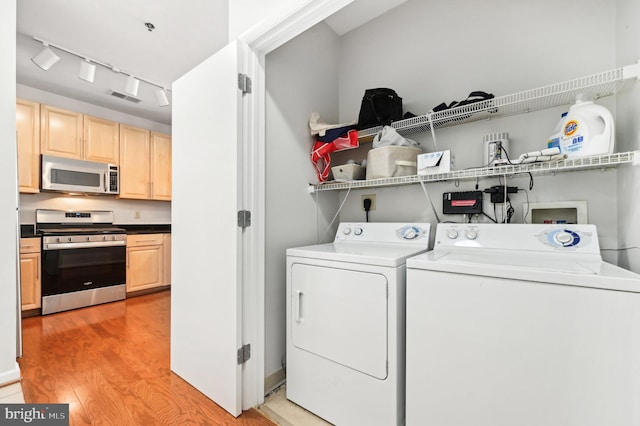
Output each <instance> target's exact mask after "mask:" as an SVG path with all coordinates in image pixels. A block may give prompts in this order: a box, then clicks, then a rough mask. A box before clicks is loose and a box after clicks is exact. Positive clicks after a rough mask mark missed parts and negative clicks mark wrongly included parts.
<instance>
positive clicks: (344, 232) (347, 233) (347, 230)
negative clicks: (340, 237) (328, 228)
mask: <svg viewBox="0 0 640 426" xmlns="http://www.w3.org/2000/svg"><path fill="white" fill-rule="evenodd" d="M342 233H343V234H344V235H349V234H350V233H351V228H344V229H343V230H342Z"/></svg>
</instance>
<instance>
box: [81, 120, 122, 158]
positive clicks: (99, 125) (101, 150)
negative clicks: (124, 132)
mask: <svg viewBox="0 0 640 426" xmlns="http://www.w3.org/2000/svg"><path fill="white" fill-rule="evenodd" d="M83 124H84V125H83V129H84V152H83V159H85V160H88V161H97V162H100V163H110V164H118V163H119V162H120V125H119V124H118V123H116V122H114V121H110V120H105V119H103V118H98V117H92V116H90V115H85V116H84V122H83Z"/></svg>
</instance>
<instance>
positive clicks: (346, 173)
mask: <svg viewBox="0 0 640 426" xmlns="http://www.w3.org/2000/svg"><path fill="white" fill-rule="evenodd" d="M331 171H332V172H333V178H334V179H335V180H362V179H364V177H365V168H364V167H362V166H361V165H359V164H343V165H341V166H334V167H332V168H331Z"/></svg>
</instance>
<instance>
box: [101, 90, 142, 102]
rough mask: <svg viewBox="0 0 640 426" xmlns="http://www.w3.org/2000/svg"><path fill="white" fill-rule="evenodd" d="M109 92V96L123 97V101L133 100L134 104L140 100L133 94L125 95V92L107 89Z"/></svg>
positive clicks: (140, 100)
mask: <svg viewBox="0 0 640 426" xmlns="http://www.w3.org/2000/svg"><path fill="white" fill-rule="evenodd" d="M109 94H110V95H111V96H115V97H116V98H120V99H124V100H125V101H129V102H133V103H136V104H139V103H140V102H142V99H140V98H136V97H135V96H131V95H127V94H126V93H122V92H116V91H115V90H113V89H111V90H110V91H109Z"/></svg>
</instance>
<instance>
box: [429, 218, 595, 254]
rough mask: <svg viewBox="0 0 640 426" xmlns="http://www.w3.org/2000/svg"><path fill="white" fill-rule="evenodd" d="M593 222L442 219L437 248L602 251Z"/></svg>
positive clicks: (437, 235) (435, 247) (437, 234)
mask: <svg viewBox="0 0 640 426" xmlns="http://www.w3.org/2000/svg"><path fill="white" fill-rule="evenodd" d="M597 235H598V234H597V231H596V227H595V226H594V225H548V224H489V223H477V224H470V223H469V224H467V223H464V224H461V223H440V224H438V228H437V229H436V238H435V244H434V249H444V248H454V247H465V248H491V249H502V250H511V251H536V252H541V251H542V252H545V251H546V252H558V251H565V252H577V253H588V254H597V255H600V247H599V245H598V236H597Z"/></svg>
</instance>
